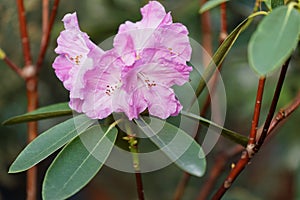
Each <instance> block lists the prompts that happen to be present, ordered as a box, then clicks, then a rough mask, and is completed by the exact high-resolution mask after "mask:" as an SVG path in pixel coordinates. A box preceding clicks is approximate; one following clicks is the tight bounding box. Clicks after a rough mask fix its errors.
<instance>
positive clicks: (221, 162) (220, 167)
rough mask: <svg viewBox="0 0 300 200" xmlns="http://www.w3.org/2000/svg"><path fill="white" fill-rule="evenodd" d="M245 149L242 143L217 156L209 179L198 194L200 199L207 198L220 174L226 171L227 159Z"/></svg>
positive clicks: (204, 199)
mask: <svg viewBox="0 0 300 200" xmlns="http://www.w3.org/2000/svg"><path fill="white" fill-rule="evenodd" d="M242 150H243V147H242V146H240V145H236V146H234V147H233V148H231V149H229V150H227V151H226V152H222V153H221V154H219V155H218V157H217V158H216V161H215V164H214V166H213V168H212V169H211V170H210V173H209V175H208V178H207V181H206V182H205V184H204V185H203V187H201V191H200V193H199V196H198V198H197V199H198V200H206V199H208V196H209V194H210V192H211V191H212V189H213V188H214V186H215V184H216V182H217V180H218V178H219V177H220V174H221V173H222V172H223V171H224V169H225V166H226V163H227V161H228V160H229V159H230V158H232V157H233V156H235V155H237V154H238V153H240V152H241V151H242ZM232 167H233V166H232Z"/></svg>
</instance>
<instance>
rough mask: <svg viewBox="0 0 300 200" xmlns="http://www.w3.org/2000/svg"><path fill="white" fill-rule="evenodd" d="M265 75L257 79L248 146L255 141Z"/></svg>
mask: <svg viewBox="0 0 300 200" xmlns="http://www.w3.org/2000/svg"><path fill="white" fill-rule="evenodd" d="M265 80H266V78H265V77H261V78H260V79H259V83H258V89H257V94H256V100H255V108H254V115H253V119H252V125H251V131H250V135H249V142H248V145H249V146H253V145H255V143H256V133H257V126H258V122H259V115H260V109H261V101H262V97H263V91H264V86H265Z"/></svg>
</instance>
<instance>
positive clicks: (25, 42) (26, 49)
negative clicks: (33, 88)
mask: <svg viewBox="0 0 300 200" xmlns="http://www.w3.org/2000/svg"><path fill="white" fill-rule="evenodd" d="M17 6H18V14H19V26H20V34H21V41H22V47H23V54H24V61H25V66H29V65H31V64H32V59H31V53H30V44H29V37H28V34H27V24H26V13H25V8H24V2H23V0H17Z"/></svg>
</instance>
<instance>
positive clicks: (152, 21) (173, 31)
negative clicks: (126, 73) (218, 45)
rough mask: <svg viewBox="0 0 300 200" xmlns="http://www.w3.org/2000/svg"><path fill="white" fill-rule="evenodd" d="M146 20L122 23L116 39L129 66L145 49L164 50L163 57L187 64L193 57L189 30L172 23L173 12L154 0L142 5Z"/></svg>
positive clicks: (117, 47)
mask: <svg viewBox="0 0 300 200" xmlns="http://www.w3.org/2000/svg"><path fill="white" fill-rule="evenodd" d="M141 13H142V16H143V18H142V20H141V21H139V22H136V23H132V22H129V21H127V22H125V23H124V24H122V25H120V27H119V31H118V34H117V35H116V37H115V39H114V48H115V49H116V50H117V52H118V53H119V54H120V55H122V59H123V61H124V63H125V64H126V65H132V64H133V63H134V61H135V60H137V59H139V58H140V53H141V51H143V49H150V48H155V49H158V50H160V51H164V55H162V57H163V56H164V57H167V58H169V59H173V60H174V59H176V60H177V62H181V63H186V61H189V60H190V57H191V52H192V49H191V46H190V42H189V38H188V36H187V35H188V30H187V29H186V27H185V26H184V25H182V24H180V23H172V17H171V14H170V13H166V12H165V9H164V7H163V6H162V5H161V4H160V3H159V2H157V1H150V2H149V3H148V4H147V5H145V6H144V7H143V8H141Z"/></svg>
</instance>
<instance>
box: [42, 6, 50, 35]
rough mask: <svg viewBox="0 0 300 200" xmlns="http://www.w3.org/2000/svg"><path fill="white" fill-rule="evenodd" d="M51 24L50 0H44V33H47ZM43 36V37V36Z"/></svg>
mask: <svg viewBox="0 0 300 200" xmlns="http://www.w3.org/2000/svg"><path fill="white" fill-rule="evenodd" d="M48 24H49V0H43V14H42V27H43V28H42V31H43V32H42V34H43V36H44V35H46V34H47V31H48V26H49V25H48ZM42 38H43V37H42Z"/></svg>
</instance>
